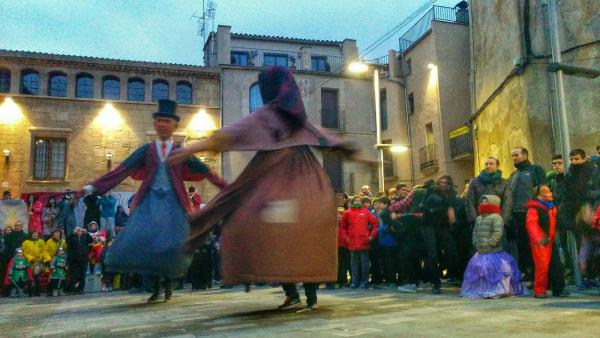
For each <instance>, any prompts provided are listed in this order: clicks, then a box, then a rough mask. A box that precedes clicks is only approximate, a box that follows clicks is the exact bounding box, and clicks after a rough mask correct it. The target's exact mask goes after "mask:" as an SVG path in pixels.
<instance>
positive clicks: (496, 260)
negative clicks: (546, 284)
mask: <svg viewBox="0 0 600 338" xmlns="http://www.w3.org/2000/svg"><path fill="white" fill-rule="evenodd" d="M503 233H504V222H503V221H502V217H501V216H500V198H499V197H498V196H495V195H484V196H483V198H482V199H481V203H480V205H479V217H477V220H476V221H475V227H474V228H473V246H474V247H475V249H476V250H477V253H476V254H475V255H474V256H473V257H472V258H471V260H470V261H469V265H468V266H467V269H466V270H465V274H464V278H463V285H462V289H461V292H460V295H461V296H462V297H467V298H501V297H510V296H524V295H526V294H527V288H526V287H525V286H524V285H523V284H522V283H521V272H520V271H519V268H518V267H517V263H516V262H515V260H514V259H513V258H512V256H511V255H509V254H508V253H506V252H504V251H503V250H502V244H501V239H502V235H503Z"/></svg>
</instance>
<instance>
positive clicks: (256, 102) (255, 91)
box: [250, 82, 263, 113]
mask: <svg viewBox="0 0 600 338" xmlns="http://www.w3.org/2000/svg"><path fill="white" fill-rule="evenodd" d="M262 105H263V102H262V97H261V96H260V88H259V87H258V82H256V83H254V84H253V85H252V86H250V112H251V113H253V112H255V111H256V110H257V109H258V108H260V107H261V106H262Z"/></svg>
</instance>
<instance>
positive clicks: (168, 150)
mask: <svg viewBox="0 0 600 338" xmlns="http://www.w3.org/2000/svg"><path fill="white" fill-rule="evenodd" d="M163 143H164V144H165V145H166V147H165V148H166V149H165V150H166V151H165V153H166V156H165V157H163V156H162V151H161V147H162V144H163ZM171 149H173V139H172V138H170V139H168V140H166V141H162V140H156V152H157V153H158V158H160V160H161V161H164V160H165V159H166V158H167V157H168V156H169V153H171Z"/></svg>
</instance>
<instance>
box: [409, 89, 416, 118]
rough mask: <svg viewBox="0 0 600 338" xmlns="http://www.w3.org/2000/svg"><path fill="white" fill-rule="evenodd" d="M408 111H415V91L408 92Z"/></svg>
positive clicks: (412, 112)
mask: <svg viewBox="0 0 600 338" xmlns="http://www.w3.org/2000/svg"><path fill="white" fill-rule="evenodd" d="M408 112H409V113H410V114H414V113H415V94H414V93H410V94H408Z"/></svg>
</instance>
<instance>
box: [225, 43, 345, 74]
mask: <svg viewBox="0 0 600 338" xmlns="http://www.w3.org/2000/svg"><path fill="white" fill-rule="evenodd" d="M303 57H309V58H310V60H309V61H307V62H306V63H305V62H303V61H304V60H303V59H302V58H303ZM231 64H232V65H237V66H247V67H266V66H271V65H281V66H285V67H288V68H291V69H296V70H305V71H314V72H327V73H335V74H339V73H342V72H343V71H344V65H345V60H344V57H343V56H334V55H317V54H314V55H310V54H304V53H301V52H294V51H285V50H273V49H257V48H242V47H233V48H231ZM305 64H309V65H310V66H304V65H305Z"/></svg>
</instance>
